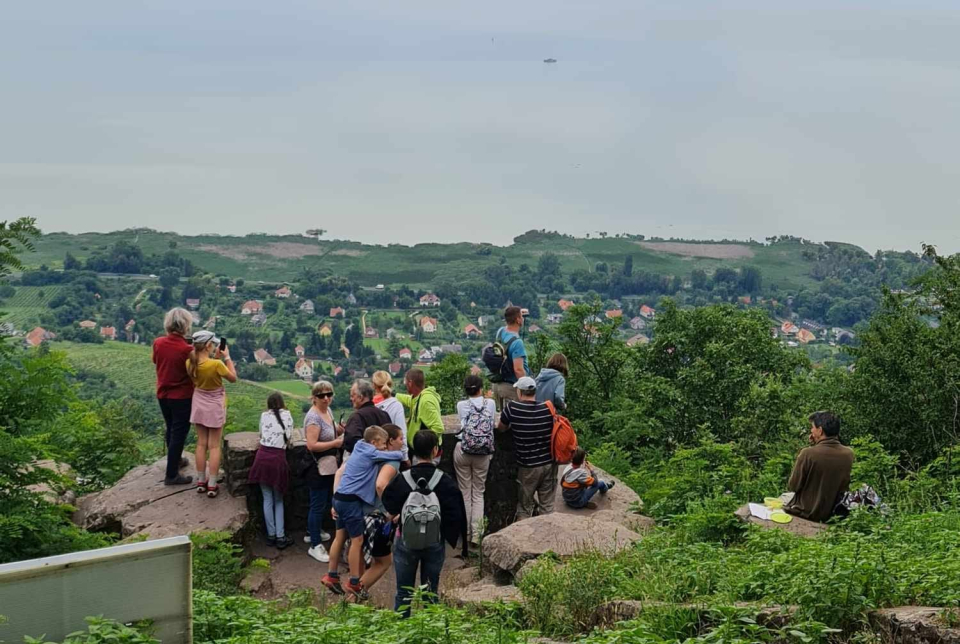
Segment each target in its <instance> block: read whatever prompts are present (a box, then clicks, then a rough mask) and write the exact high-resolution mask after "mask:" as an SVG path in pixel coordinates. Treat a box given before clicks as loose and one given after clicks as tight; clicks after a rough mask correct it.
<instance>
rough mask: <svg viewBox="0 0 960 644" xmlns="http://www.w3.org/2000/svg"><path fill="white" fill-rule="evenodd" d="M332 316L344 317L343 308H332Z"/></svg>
mask: <svg viewBox="0 0 960 644" xmlns="http://www.w3.org/2000/svg"><path fill="white" fill-rule="evenodd" d="M330 317H332V318H335V317H341V318H342V317H343V309H341V308H340V307H339V306H335V307H333V308H332V309H330Z"/></svg>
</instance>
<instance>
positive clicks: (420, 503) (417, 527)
mask: <svg viewBox="0 0 960 644" xmlns="http://www.w3.org/2000/svg"><path fill="white" fill-rule="evenodd" d="M442 477H443V472H441V471H440V470H439V469H438V470H434V472H433V476H431V477H430V480H429V481H427V480H426V479H423V478H420V479H417V480H416V481H415V480H414V478H413V474H411V471H410V470H407V471H406V472H404V473H403V478H404V479H405V480H406V482H407V485H409V486H410V495H409V496H408V497H407V500H406V501H404V502H403V508H402V509H401V510H400V529H401V535H402V537H403V543H404V544H405V545H406V546H407V547H408V548H410V549H411V550H423V549H424V548H429V547H430V546H432V545H435V544H437V543H440V541H441V539H442V534H441V532H440V499H438V498H437V494H436V493H435V492H434V491H433V490H434V488H436V487H437V484H438V483H440V479H441V478H442Z"/></svg>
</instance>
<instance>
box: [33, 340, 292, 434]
mask: <svg viewBox="0 0 960 644" xmlns="http://www.w3.org/2000/svg"><path fill="white" fill-rule="evenodd" d="M52 348H53V349H54V350H59V351H63V352H64V353H66V355H67V360H68V361H69V362H70V364H71V365H73V366H74V367H75V368H77V369H84V370H87V371H92V372H96V373H101V374H104V375H105V376H107V377H108V378H110V379H111V380H113V381H114V382H115V383H116V384H117V387H118V388H119V389H120V390H121V391H130V392H138V393H142V392H144V391H149V392H153V391H154V388H155V387H156V374H155V372H154V368H153V362H152V361H151V359H150V351H151V350H150V347H146V346H143V345H139V344H129V343H125V342H105V343H104V344H77V343H73V342H58V343H55V344H54V345H53V346H52ZM226 388H227V426H226V432H227V433H230V432H238V431H250V432H255V431H258V429H259V422H260V413H261V412H262V411H263V410H264V409H266V401H267V396H269V395H270V392H272V391H274V389H273V388H271V387H268V386H264V385H259V384H256V383H251V382H249V381H246V380H241V381H240V382H237V383H236V384H230V383H226ZM284 394H285V396H286V398H287V407H288V408H289V409H290V411H291V413H292V414H293V417H294V420H295V421H296V422H297V425H298V426H299V425H300V423H301V422H302V420H303V411H302V406H303V404H305V402H306V401H307V399H306V398H305V397H303V396H298V395H291V393H290V392H284Z"/></svg>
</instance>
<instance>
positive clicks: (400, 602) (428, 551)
mask: <svg viewBox="0 0 960 644" xmlns="http://www.w3.org/2000/svg"><path fill="white" fill-rule="evenodd" d="M446 554H447V551H446V548H445V546H444V543H443V541H441V542H440V543H437V544H434V545H432V546H430V547H428V548H424V549H422V550H410V549H409V548H407V546H406V544H404V543H403V536H402V535H401V536H400V537H399V538H398V539H397V540H396V542H395V543H394V546H393V567H394V569H395V570H396V573H397V597H396V599H395V600H394V605H393V608H394V610H401V609H402V611H403V614H404V616H405V617H406V616H409V615H410V596H411V594H412V588H414V587H416V586H417V567H419V568H420V585H421V586H427V590H429V591H430V592H431V593H433V595H434V596H433V597H430V598H429V599H428V600H427V601H430V602H435V601H437V597H436V595H437V589H438V588H439V586H440V571H441V570H442V569H443V560H444V558H445V557H446Z"/></svg>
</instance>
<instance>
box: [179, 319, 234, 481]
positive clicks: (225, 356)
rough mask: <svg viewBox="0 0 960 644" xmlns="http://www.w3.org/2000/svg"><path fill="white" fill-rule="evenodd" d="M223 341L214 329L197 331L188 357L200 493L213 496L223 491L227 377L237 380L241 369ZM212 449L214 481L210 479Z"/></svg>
mask: <svg viewBox="0 0 960 644" xmlns="http://www.w3.org/2000/svg"><path fill="white" fill-rule="evenodd" d="M219 344H220V340H219V339H217V337H216V336H215V335H214V334H213V332H212V331H197V332H196V333H194V334H193V351H191V352H190V357H189V358H188V359H187V373H188V374H190V379H191V380H193V386H194V390H193V403H192V405H191V407H190V422H191V423H193V424H194V426H195V427H196V428H197V453H196V461H197V492H200V493H201V494H202V493H206V495H207V496H208V497H210V498H211V499H212V498H214V497H215V496H217V494H218V493H219V492H220V488H219V487H218V486H217V473H218V472H219V471H220V438H221V435H222V432H223V426H224V425H225V424H226V422H227V392H226V390H225V389H224V388H223V380H224V379H226V380H227V381H228V382H236V381H237V368H236V367H235V366H234V364H233V360H231V359H230V352H229V351H228V350H227V348H226V347H224V348H223V349H222V350H221V349H220V347H219ZM211 356H213V357H211ZM208 451H209V453H210V467H209V470H210V475H211V476H212V477H213V481H212V483H210V482H209V479H208V478H207V469H208V468H207V452H208Z"/></svg>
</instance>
